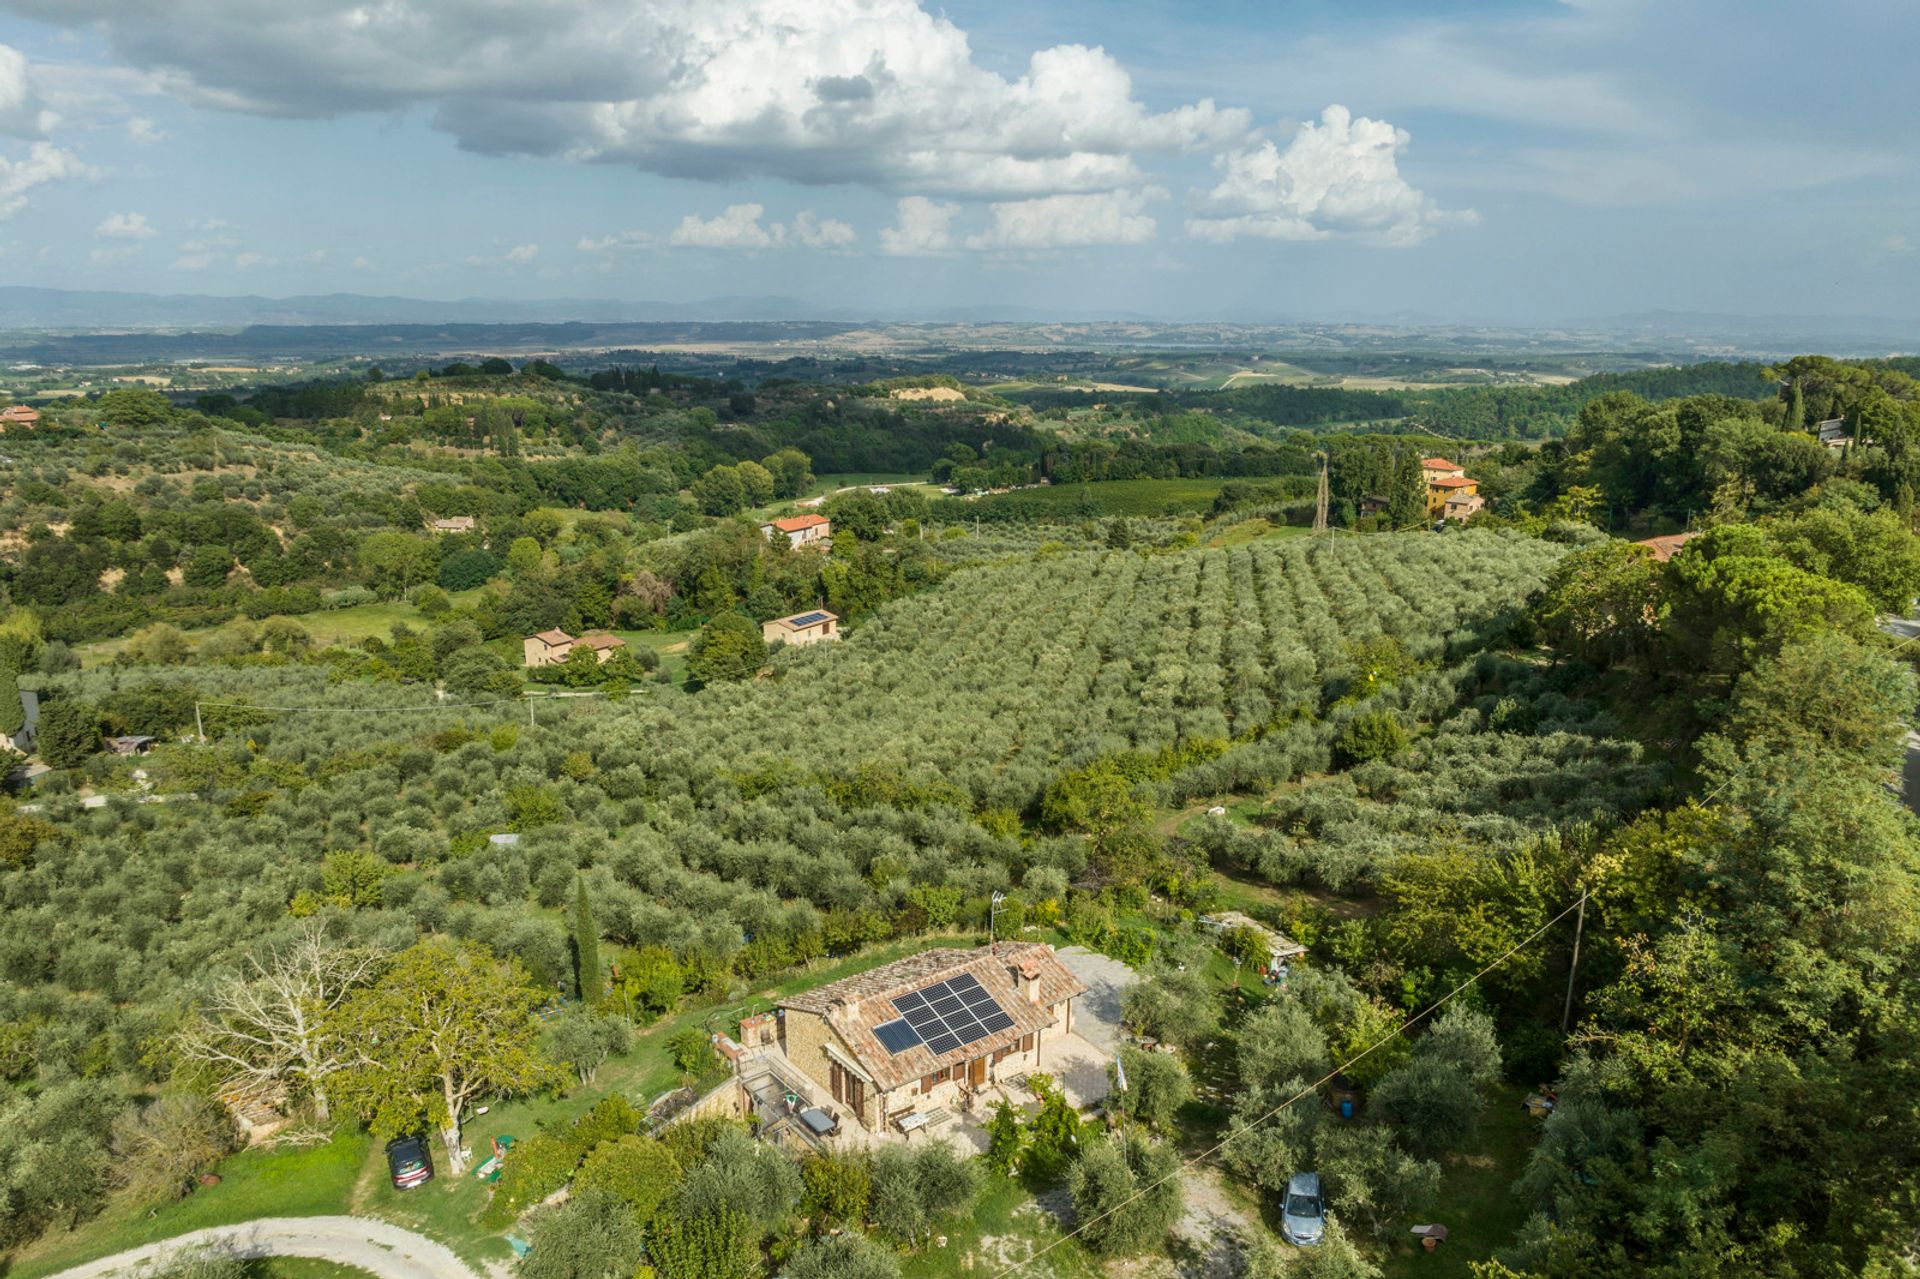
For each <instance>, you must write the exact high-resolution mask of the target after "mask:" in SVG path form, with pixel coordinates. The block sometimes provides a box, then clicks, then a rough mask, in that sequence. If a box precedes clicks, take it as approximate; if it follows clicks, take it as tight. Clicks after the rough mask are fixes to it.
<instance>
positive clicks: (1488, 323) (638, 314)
mask: <svg viewBox="0 0 1920 1279" xmlns="http://www.w3.org/2000/svg"><path fill="white" fill-rule="evenodd" d="M713 325H725V326H742V327H759V326H775V327H776V328H784V329H786V330H787V336H789V337H794V338H813V339H820V338H824V337H827V336H830V335H832V334H836V333H843V332H846V331H848V330H850V329H854V328H858V327H861V326H869V325H871V326H894V325H927V326H936V327H943V326H944V327H949V328H964V327H965V326H985V327H993V326H1039V327H1048V326H1066V327H1067V328H1068V329H1069V330H1071V331H1070V332H1065V333H1053V334H1050V335H1049V338H1048V342H1049V344H1053V343H1058V342H1061V341H1065V342H1069V343H1073V342H1086V343H1090V344H1093V345H1100V346H1108V345H1119V346H1132V347H1151V346H1157V345H1166V346H1181V347H1191V346H1204V345H1219V344H1221V343H1233V342H1235V341H1241V342H1245V341H1272V340H1278V339H1282V338H1287V339H1295V340H1297V339H1298V338H1300V337H1301V336H1302V335H1308V336H1312V337H1315V338H1318V339H1321V340H1323V341H1324V340H1331V344H1332V345H1334V346H1347V345H1349V344H1351V343H1353V342H1358V343H1360V344H1361V345H1365V346H1370V347H1374V348H1376V349H1377V348H1379V347H1382V346H1386V345H1393V344H1395V343H1404V344H1406V345H1409V346H1418V347H1428V346H1434V345H1439V346H1453V347H1456V348H1458V349H1460V350H1462V351H1463V352H1464V351H1468V350H1483V351H1484V350H1496V349H1522V350H1524V349H1529V348H1536V349H1538V348H1547V349H1553V350H1560V351H1566V350H1583V349H1584V350H1596V351H1607V350H1612V351H1623V350H1632V351H1641V352H1658V353H1665V354H1669V355H1671V356H1672V357H1674V358H1679V359H1686V358H1706V357H1712V356H1751V357H1770V356H1779V355H1785V354H1793V353H1797V352H1801V351H1825V352H1830V353H1832V354H1836V355H1869V356H1870V355H1893V354H1906V353H1910V352H1913V351H1916V350H1920V321H1913V320H1901V319H1894V318H1889V317H1884V316H1743V315H1726V314H1715V313H1707V312H1681V311H1651V312H1644V313H1638V314H1630V315H1611V316H1600V317H1590V318H1585V319H1569V320H1566V321H1562V322H1558V323H1553V324H1520V323H1512V322H1500V321H1495V320H1485V319H1460V318H1451V319H1450V318H1447V317H1442V316H1435V315H1427V314H1412V313H1402V314H1394V315H1364V314H1346V313H1342V314H1334V315H1324V316H1311V317H1310V316H1299V315H1286V314H1281V313H1272V314H1258V313H1241V312H1236V313H1233V314H1219V315H1189V316H1148V315H1141V314H1130V313H1126V312H1106V313H1092V312H1073V311H1069V310H1062V311H1059V312H1046V311H1041V310H1037V309H1035V308H1031V307H1016V306H974V307H945V308H927V309H924V310H918V311H911V312H897V311H887V310H884V309H876V310H873V311H867V312H860V311H854V310H849V309H846V308H837V307H823V306H818V305H815V304H813V303H809V302H805V301H801V300H799V299H795V298H787V297H772V296H729V297H716V298H707V299H704V300H701V301H697V302H658V301H623V300H619V299H611V298H552V299H545V300H537V301H513V300H506V299H499V298H459V299H454V300H450V301H446V300H432V299H424V298H406V297H388V296H379V297H376V296H367V295H364V294H357V293H329V294H315V295H306V296H298V297H285V298H270V297H259V296H254V295H246V296H238V297H216V296H209V295H205V294H191V293H169V294H156V293H114V292H84V291H78V290H67V289H43V288H25V287H18V286H7V287H0V332H4V333H6V334H7V335H8V339H9V340H4V341H0V350H4V351H6V352H8V353H10V354H12V355H13V356H14V357H15V358H33V357H36V356H38V357H42V358H53V359H73V358H79V357H80V356H81V354H82V353H97V354H101V355H107V354H109V352H111V355H112V357H114V358H141V357H140V355H139V352H141V351H149V350H150V351H151V355H149V356H147V357H146V358H189V357H191V356H192V355H194V354H198V353H205V354H209V355H217V354H238V353H240V352H241V351H242V350H246V351H254V352H258V351H261V350H267V349H290V348H295V347H297V348H301V349H307V348H308V347H309V344H310V343H311V342H312V341H314V340H316V339H317V340H319V341H320V342H321V344H322V345H328V346H332V347H335V348H353V347H355V346H358V345H359V344H360V343H359V339H361V338H368V339H371V338H372V337H373V335H372V334H355V333H354V332H353V330H355V329H356V328H360V327H363V326H364V327H368V328H378V327H387V326H403V327H405V328H407V329H410V330H413V331H412V332H408V333H406V334H404V336H401V335H395V336H396V337H399V338H400V340H399V341H398V342H397V343H395V345H397V346H400V347H402V348H408V349H414V350H421V349H450V350H456V349H482V348H484V347H485V346H486V345H487V344H488V343H489V342H497V343H502V344H504V343H505V342H506V341H508V340H511V341H513V343H514V345H516V346H519V347H523V348H538V347H552V348H555V349H559V348H563V347H568V346H607V345H615V344H626V343H630V342H648V341H655V342H657V341H667V340H674V339H672V338H671V336H670V335H669V334H666V333H661V332H658V331H656V332H651V333H641V332H617V331H616V330H618V329H620V328H622V327H623V326H649V327H652V326H670V327H674V328H677V327H678V326H713ZM476 326H507V327H508V328H516V327H518V328H520V330H521V331H520V332H519V333H517V334H509V333H494V334H483V333H477V332H470V331H469V332H462V331H461V330H463V329H471V328H473V327H476ZM443 329H444V331H438V330H443ZM246 330H253V332H250V333H244V334H243V331H246ZM290 330H308V332H304V333H301V334H300V337H301V338H302V339H304V340H300V341H291V340H290V339H292V338H293V337H294V334H293V333H292V332H290ZM312 330H321V331H322V332H320V333H315V332H312ZM80 335H92V336H87V337H81V336H80ZM107 335H118V336H117V337H114V338H109V339H108V340H104V341H103V340H101V339H102V338H103V337H106V336H107ZM731 336H733V337H740V338H745V337H746V336H747V335H746V334H744V333H738V332H736V333H735V334H733V335H731ZM976 336H977V335H976ZM76 339H77V340H76ZM928 339H929V340H935V341H938V340H952V338H951V334H949V335H947V336H945V337H942V336H940V335H937V334H929V335H928ZM389 340H390V339H389ZM681 340H699V339H697V338H688V339H681ZM761 340H764V339H761ZM1317 344H1318V343H1316V345H1317Z"/></svg>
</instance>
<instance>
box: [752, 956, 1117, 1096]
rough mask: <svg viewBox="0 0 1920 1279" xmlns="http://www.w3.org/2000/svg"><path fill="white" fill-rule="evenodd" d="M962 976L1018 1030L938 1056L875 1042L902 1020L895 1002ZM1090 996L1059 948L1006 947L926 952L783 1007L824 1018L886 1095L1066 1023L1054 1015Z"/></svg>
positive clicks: (808, 993)
mask: <svg viewBox="0 0 1920 1279" xmlns="http://www.w3.org/2000/svg"><path fill="white" fill-rule="evenodd" d="M1029 968H1030V969H1032V970H1033V971H1034V973H1035V979H1036V980H1037V981H1038V982H1039V992H1040V998H1039V1000H1038V1002H1030V1001H1029V1000H1028V999H1027V997H1026V996H1025V995H1023V994H1021V993H1020V990H1019V988H1018V986H1017V985H1016V984H1015V982H1014V973H1015V972H1016V971H1020V972H1022V973H1024V972H1025V971H1026V970H1028V969H1029ZM962 973H971V974H972V975H973V978H974V980H975V981H978V982H979V983H980V984H981V986H983V987H985V988H986V990H987V993H988V994H990V995H992V996H993V998H994V1002H996V1003H998V1004H999V1005H1000V1008H1001V1010H1002V1011H1003V1012H1005V1013H1006V1014H1007V1016H1009V1017H1011V1018H1012V1019H1013V1025H1012V1026H1010V1027H1008V1028H1007V1029H1005V1030H1002V1031H999V1032H997V1033H995V1034H991V1035H987V1036H986V1037H985V1038H982V1039H976V1040H974V1041H973V1042H972V1043H970V1044H962V1045H960V1046H959V1047H958V1048H955V1049H953V1050H952V1051H951V1052H945V1053H934V1052H933V1051H932V1050H930V1049H929V1048H928V1047H927V1046H926V1045H925V1044H915V1045H913V1046H912V1047H911V1048H907V1049H905V1050H904V1051H902V1052H899V1053H890V1052H888V1051H887V1049H886V1047H885V1046H884V1045H882V1044H881V1042H880V1041H879V1040H878V1039H876V1038H875V1037H874V1034H873V1028H874V1027H875V1026H880V1025H884V1024H885V1023H887V1022H890V1021H893V1020H895V1019H896V1018H898V1017H899V1016H900V1010H899V1009H898V1008H896V1007H895V1006H894V1004H893V998H894V997H895V996H897V995H904V994H906V993H908V992H909V991H914V990H920V989H922V988H923V987H926V986H929V985H931V984H933V983H934V982H937V981H945V980H947V979H948V978H952V977H958V976H959V975H960V974H962ZM1086 989H1087V987H1086V985H1085V983H1083V982H1082V981H1081V980H1080V979H1079V978H1078V977H1075V976H1074V975H1073V974H1072V973H1071V972H1070V971H1068V969H1067V966H1066V965H1065V964H1063V963H1061V962H1060V961H1059V959H1058V958H1056V957H1055V955H1054V953H1053V947H1051V946H1046V945H1042V944H1041V943H1039V942H1022V943H1018V944H1013V945H1009V944H1007V943H1004V942H1003V943H1001V945H1000V946H999V947H998V949H997V951H995V950H988V949H987V948H986V947H980V948H978V949H974V950H960V949H957V948H951V947H949V948H942V949H939V950H924V951H921V952H920V953H919V954H917V955H909V956H907V957H906V958H905V959H902V960H897V961H896V962H894V963H891V964H885V965H882V966H881V967H879V968H872V969H869V970H867V971H866V972H864V973H857V974H855V975H854V976H852V977H848V978H845V979H844V980H841V981H836V982H829V983H828V984H827V985H825V986H818V987H815V988H814V989H813V990H809V991H805V992H803V993H801V994H798V995H794V996H791V997H789V998H787V999H783V1000H781V1001H780V1006H781V1007H782V1008H791V1009H795V1010H797V1011H800V1012H809V1013H817V1014H819V1015H820V1016H822V1017H824V1018H825V1019H826V1021H827V1024H828V1025H829V1026H831V1027H833V1030H834V1033H835V1034H836V1035H838V1036H839V1038H840V1043H841V1045H843V1046H844V1047H845V1048H846V1050H847V1051H849V1052H851V1053H852V1054H853V1058H854V1060H855V1061H856V1062H857V1063H858V1064H859V1066H860V1068H861V1069H862V1070H864V1071H866V1072H867V1074H868V1075H870V1076H871V1077H872V1079H873V1081H874V1083H875V1084H877V1085H878V1086H879V1087H880V1088H881V1089H882V1090H883V1091H884V1090H887V1089H893V1088H898V1087H899V1086H900V1085H902V1084H906V1083H911V1082H912V1081H914V1080H916V1079H920V1078H923V1077H924V1076H926V1075H930V1074H932V1073H933V1072H934V1071H936V1070H944V1069H946V1068H947V1067H948V1066H957V1065H959V1064H960V1063H962V1062H966V1061H971V1060H973V1059H974V1058H976V1057H980V1056H984V1055H985V1054H987V1053H990V1052H995V1051H997V1050H999V1049H1001V1048H1005V1047H1007V1046H1008V1045H1009V1044H1012V1043H1016V1042H1018V1041H1019V1040H1020V1039H1022V1038H1023V1037H1025V1036H1027V1035H1031V1034H1033V1033H1034V1032H1035V1031H1038V1030H1043V1029H1045V1028H1047V1027H1049V1026H1051V1025H1053V1024H1054V1023H1055V1022H1056V1021H1058V1020H1059V1017H1058V1014H1057V1013H1056V1012H1055V1011H1054V1010H1055V1008H1056V1007H1057V1006H1058V1005H1060V1004H1062V1003H1065V1002H1066V1001H1067V1000H1069V999H1071V998H1073V997H1074V996H1075V995H1079V994H1084V993H1085V992H1086Z"/></svg>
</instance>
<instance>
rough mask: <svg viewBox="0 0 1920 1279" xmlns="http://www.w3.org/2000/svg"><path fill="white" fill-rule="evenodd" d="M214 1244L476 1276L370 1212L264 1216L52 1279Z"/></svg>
mask: <svg viewBox="0 0 1920 1279" xmlns="http://www.w3.org/2000/svg"><path fill="white" fill-rule="evenodd" d="M194 1248H212V1249H215V1250H217V1251H220V1252H229V1253H233V1254H235V1255H236V1256H241V1257H318V1258H320V1259H321V1260H323V1261H337V1262H339V1263H340V1264H341V1265H343V1266H357V1267H359V1268H360V1269H362V1270H365V1271H369V1272H370V1273H372V1274H374V1275H377V1276H378V1277H379V1279H478V1276H477V1275H476V1274H475V1273H474V1271H473V1269H472V1268H471V1267H470V1266H468V1265H467V1263H466V1262H464V1261H462V1260H460V1258H459V1257H457V1256H455V1255H454V1253H453V1251H452V1249H450V1248H447V1247H446V1246H445V1245H443V1244H437V1243H435V1242H434V1241H433V1240H431V1239H428V1238H427V1237H425V1236H424V1235H417V1234H415V1233H413V1231H411V1230H402V1229H401V1228H400V1227H398V1226H395V1225H389V1224H388V1223H387V1222H384V1221H376V1220H375V1219H373V1218H372V1217H262V1218H261V1219H260V1220H258V1221H248V1222H243V1223H241V1224H240V1225H237V1226H212V1227H210V1228H208V1229H206V1230H194V1231H190V1232H188V1233H187V1234H184V1235H176V1236H175V1237H174V1238H172V1239H163V1240H161V1241H160V1242H159V1243H150V1244H147V1245H146V1246H145V1247H142V1248H131V1249H129V1250H127V1251H126V1252H120V1253H115V1254H114V1255H113V1256H111V1257H102V1258H100V1260H98V1261H89V1262H87V1263H86V1264H85V1265H83V1266H75V1267H74V1268H73V1269H71V1270H62V1271H61V1272H60V1273H59V1274H56V1275H53V1276H51V1277H50V1279H107V1276H111V1275H131V1274H132V1273H134V1272H135V1271H136V1270H138V1269H140V1268H141V1267H143V1266H145V1265H146V1264H147V1263H149V1262H153V1261H156V1260H163V1259H165V1258H166V1257H168V1256H170V1255H172V1254H173V1253H175V1252H178V1251H180V1250H181V1249H194Z"/></svg>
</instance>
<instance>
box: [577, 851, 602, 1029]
mask: <svg viewBox="0 0 1920 1279" xmlns="http://www.w3.org/2000/svg"><path fill="white" fill-rule="evenodd" d="M573 963H574V968H575V970H576V971H575V974H574V975H575V979H576V982H577V984H578V986H579V988H580V999H581V1002H582V1003H585V1004H589V1005H591V1004H597V1003H599V1002H600V998H601V996H602V995H604V994H606V986H605V982H604V981H603V979H602V976H601V972H600V927H599V925H598V924H596V923H594V921H593V904H592V903H591V902H589V901H588V900H587V879H586V876H584V875H582V876H580V877H578V878H576V879H575V880H574V893H573Z"/></svg>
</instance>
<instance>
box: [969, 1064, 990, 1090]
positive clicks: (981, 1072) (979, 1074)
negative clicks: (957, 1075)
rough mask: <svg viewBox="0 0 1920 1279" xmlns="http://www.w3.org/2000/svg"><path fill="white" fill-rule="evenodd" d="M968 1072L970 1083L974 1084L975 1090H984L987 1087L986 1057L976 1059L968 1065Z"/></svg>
mask: <svg viewBox="0 0 1920 1279" xmlns="http://www.w3.org/2000/svg"><path fill="white" fill-rule="evenodd" d="M967 1071H968V1074H967V1082H968V1083H970V1084H972V1085H973V1086H974V1087H975V1088H984V1087H986V1086H987V1059H986V1058H985V1057H975V1058H974V1059H973V1060H972V1061H971V1062H969V1063H968V1065H967Z"/></svg>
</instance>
